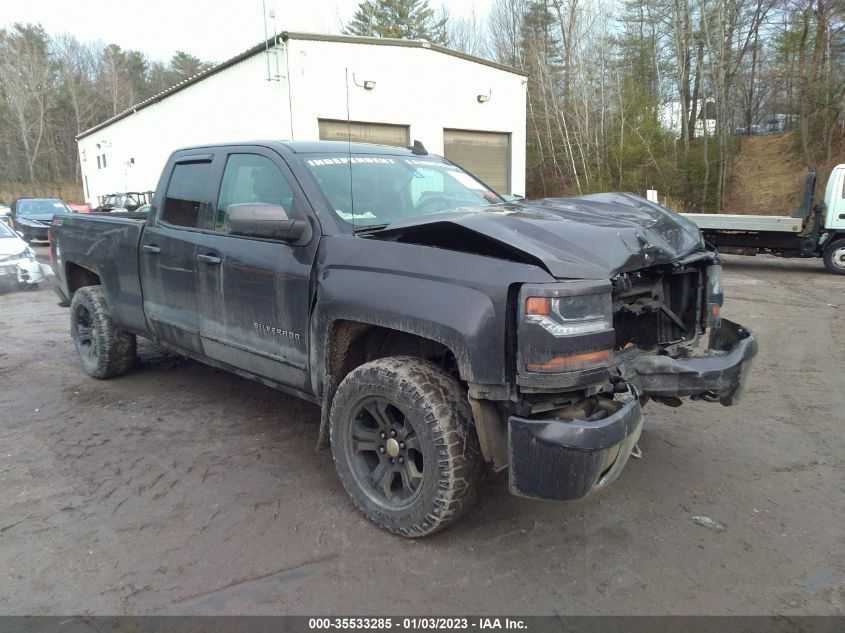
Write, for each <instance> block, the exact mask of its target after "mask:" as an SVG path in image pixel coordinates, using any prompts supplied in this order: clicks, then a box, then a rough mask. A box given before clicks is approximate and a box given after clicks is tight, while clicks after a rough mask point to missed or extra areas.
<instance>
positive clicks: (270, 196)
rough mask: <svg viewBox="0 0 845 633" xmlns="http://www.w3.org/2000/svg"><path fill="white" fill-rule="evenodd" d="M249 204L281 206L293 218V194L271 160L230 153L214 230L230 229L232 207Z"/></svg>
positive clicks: (257, 156)
mask: <svg viewBox="0 0 845 633" xmlns="http://www.w3.org/2000/svg"><path fill="white" fill-rule="evenodd" d="M247 202H263V203H265V204H278V205H280V206H281V207H282V208H283V209H284V210H285V213H287V214H288V216H289V217H290V216H291V207H292V206H293V191H292V190H291V188H290V185H289V184H288V182H287V180H286V179H285V177H284V175H283V174H282V172H281V171H280V170H279V168H278V167H276V165H275V164H274V163H273V161H271V160H270V159H269V158H266V157H264V156H260V155H259V154H230V155H229V160H228V161H227V162H226V171H224V172H223V182H222V184H221V185H220V197H219V198H218V199H217V211H216V213H215V214H214V230H215V231H225V230H226V228H225V226H226V213H227V211H228V210H229V207H230V206H232V205H233V204H244V203H247Z"/></svg>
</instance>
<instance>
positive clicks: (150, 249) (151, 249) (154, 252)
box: [141, 244, 161, 255]
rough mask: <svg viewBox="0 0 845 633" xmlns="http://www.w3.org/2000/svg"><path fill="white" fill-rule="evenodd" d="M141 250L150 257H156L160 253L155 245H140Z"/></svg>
mask: <svg viewBox="0 0 845 633" xmlns="http://www.w3.org/2000/svg"><path fill="white" fill-rule="evenodd" d="M141 250H142V251H144V252H145V253H151V254H152V255H158V254H159V253H160V252H161V249H160V248H159V247H158V246H156V245H155V244H142V245H141Z"/></svg>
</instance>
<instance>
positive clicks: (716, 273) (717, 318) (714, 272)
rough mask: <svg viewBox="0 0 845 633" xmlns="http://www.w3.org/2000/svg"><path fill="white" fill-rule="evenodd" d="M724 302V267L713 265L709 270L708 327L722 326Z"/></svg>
mask: <svg viewBox="0 0 845 633" xmlns="http://www.w3.org/2000/svg"><path fill="white" fill-rule="evenodd" d="M724 301H725V295H724V292H723V290H722V267H721V266H720V265H719V264H713V265H712V266H709V267H708V268H707V327H710V328H718V327H719V326H720V325H721V324H722V316H721V311H722V304H723V303H724Z"/></svg>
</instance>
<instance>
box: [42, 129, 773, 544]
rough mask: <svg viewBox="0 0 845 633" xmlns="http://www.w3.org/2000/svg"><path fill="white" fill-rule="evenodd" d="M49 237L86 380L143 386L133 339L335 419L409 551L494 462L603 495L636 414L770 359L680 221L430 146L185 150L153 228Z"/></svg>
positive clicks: (725, 391)
mask: <svg viewBox="0 0 845 633" xmlns="http://www.w3.org/2000/svg"><path fill="white" fill-rule="evenodd" d="M52 238H53V242H52V244H53V245H52V254H53V258H54V263H55V270H56V275H57V281H58V290H59V293H60V295H61V297H62V299H63V301H64V303H65V305H69V306H70V309H71V323H70V329H71V335H72V338H73V341H74V342H75V345H76V349H77V351H78V353H79V357H80V359H81V362H82V366H83V368H84V369H85V371H87V372H88V373H89V374H90V375H91V376H93V377H95V378H100V379H103V378H111V377H114V376H118V375H120V374H124V373H125V372H127V371H129V370H130V369H131V368H132V367H133V366H134V364H135V351H136V336H142V337H145V338H147V339H149V340H151V341H153V342H154V343H157V344H158V345H160V346H162V347H165V348H168V349H170V350H173V351H175V352H178V353H179V354H182V355H184V356H187V357H190V358H194V359H196V360H198V361H201V362H204V363H208V364H210V365H212V366H215V367H219V368H222V369H226V370H229V371H231V372H234V373H236V374H239V375H241V376H246V377H249V378H252V379H255V380H258V381H260V382H262V383H264V384H266V385H269V386H271V387H274V388H277V389H281V390H283V391H286V392H288V393H291V394H294V395H296V396H299V397H301V398H304V399H306V400H309V401H311V402H314V403H317V404H319V405H321V406H322V419H321V421H320V428H319V437H318V440H317V443H318V446H320V447H328V446H329V445H330V446H331V451H332V455H333V457H334V463H335V466H336V468H337V472H338V475H339V476H340V480H341V481H342V483H343V485H344V487H345V488H346V490H347V492H348V493H349V495H350V496H351V498H352V499H353V501H354V503H355V505H357V506H358V508H359V509H360V510H361V511H362V512H363V513H364V514H365V515H366V516H367V517H368V518H369V519H370V520H372V521H373V522H375V523H376V524H378V525H379V526H381V527H383V528H386V529H387V530H390V531H391V532H394V533H396V534H401V535H403V536H409V537H418V536H423V535H426V534H431V533H432V532H435V531H437V530H439V529H441V528H443V527H444V526H445V525H447V524H448V523H449V522H450V521H452V520H453V519H455V518H456V517H457V516H459V515H460V514H461V513H462V512H463V511H465V510H466V509H467V508H468V507H469V506H470V504H471V501H472V499H473V497H474V496H475V493H476V491H477V487H478V483H479V480H480V476H481V474H482V471H483V469H484V468H485V467H488V468H492V469H494V470H496V471H502V470H505V469H507V470H508V477H509V486H510V491H511V492H512V493H513V494H516V495H522V496H527V497H532V498H538V499H551V500H557V501H563V500H568V499H576V498H579V497H583V496H586V495H589V494H592V493H594V492H596V491H598V490H601V489H602V488H604V487H606V486H607V485H609V484H610V483H611V482H613V481H614V480H615V479H616V478H617V477H618V476H619V474H620V471H621V470H622V469H623V467H624V466H625V463H626V462H627V460H628V458H629V456H630V455H631V453H632V451H635V450H636V444H637V440H638V438H639V436H640V432H641V430H642V406H643V405H644V404H645V403H646V402H648V401H649V400H654V401H657V402H661V403H664V404H667V405H670V406H677V405H678V404H680V403H681V400H680V398H681V397H687V396H688V397H692V398H694V399H701V400H705V401H708V402H715V403H721V404H722V405H726V406H729V405H733V404H736V403H737V401H738V400H739V398H740V396H741V394H742V392H743V389H744V387H745V386H746V384H747V381H748V374H749V371H750V369H751V363H752V359H753V357H754V356H755V353H756V349H757V343H756V339H755V337H754V334H753V332H751V331H750V330H749V329H747V328H745V327H743V326H741V325H738V324H736V323H733V322H731V321H728V320H727V319H722V318H721V315H720V307H721V305H722V286H721V267H720V264H719V257H718V255H717V253H716V252H714V251H713V250H712V249H710V248H708V247H707V245H706V244H705V243H704V241H703V240H702V238H701V233H700V232H699V230H698V228H697V227H696V226H695V224H693V223H692V222H690V221H689V220H686V219H684V218H682V217H680V216H678V215H676V214H674V213H672V212H670V211H668V210H666V209H664V208H662V207H660V206H658V205H655V204H652V203H649V202H648V201H646V200H644V199H643V198H640V197H637V196H634V195H630V194H600V195H590V196H581V197H577V198H566V199H548V200H537V201H532V202H506V201H504V200H503V199H502V198H500V197H499V196H498V195H497V194H496V193H495V192H494V191H493V190H491V189H490V188H489V187H487V186H486V185H484V184H483V183H482V182H480V181H479V180H478V179H476V178H475V177H473V176H472V175H471V174H469V173H467V172H466V171H464V170H462V169H461V168H460V167H458V166H457V165H455V164H453V163H451V162H449V161H448V160H445V159H443V158H440V157H436V156H431V155H428V154H427V153H426V152H425V150H424V148H422V147H421V145H419V144H415V148H414V149H413V150H405V149H398V148H393V147H382V146H375V145H364V144H351V145H349V144H347V143H333V142H263V143H248V144H242V145H214V146H204V147H192V148H189V149H183V150H180V151H177V152H175V153H174V154H173V155H172V156H171V157H170V159H169V161H168V163H167V165H166V167H165V169H164V173H163V174H162V176H161V180H160V181H159V184H158V189H157V191H156V195H155V203H154V204H153V208H152V210H151V211H150V213H149V214H147V215H146V216H145V217H133V216H132V215H131V214H130V215H128V216H122V217H117V216H115V215H103V216H97V215H63V216H57V217H56V218H55V220H54V221H53V225H52ZM708 330H709V343H706V342H705V341H704V340H703V339H704V335H705V333H706V332H707V331H708ZM696 348H700V349H696ZM280 413H282V412H280ZM485 464H486V466H485Z"/></svg>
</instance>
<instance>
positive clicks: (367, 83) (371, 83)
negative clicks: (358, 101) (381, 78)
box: [364, 81, 376, 90]
mask: <svg viewBox="0 0 845 633" xmlns="http://www.w3.org/2000/svg"><path fill="white" fill-rule="evenodd" d="M375 87H376V82H374V81H365V82H364V90H372V89H373V88H375Z"/></svg>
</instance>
